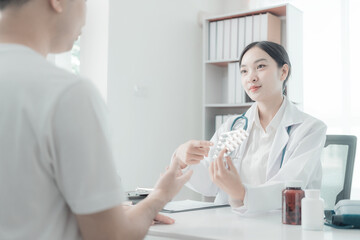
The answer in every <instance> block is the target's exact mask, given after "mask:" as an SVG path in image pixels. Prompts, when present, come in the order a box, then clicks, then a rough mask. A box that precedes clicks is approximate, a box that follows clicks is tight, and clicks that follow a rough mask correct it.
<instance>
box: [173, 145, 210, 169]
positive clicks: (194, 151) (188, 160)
mask: <svg viewBox="0 0 360 240" xmlns="http://www.w3.org/2000/svg"><path fill="white" fill-rule="evenodd" d="M213 145H214V144H213V143H212V142H210V141H199V140H190V141H188V142H186V143H184V144H181V145H180V146H179V147H178V149H177V150H176V152H175V157H176V158H178V159H179V160H180V161H181V162H180V167H181V168H185V167H186V166H188V165H193V164H198V163H200V161H201V160H203V159H204V157H207V156H208V154H209V151H210V147H211V146H213Z"/></svg>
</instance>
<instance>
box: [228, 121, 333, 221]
mask: <svg viewBox="0 0 360 240" xmlns="http://www.w3.org/2000/svg"><path fill="white" fill-rule="evenodd" d="M308 120H309V119H308ZM309 121H310V124H309V122H307V123H306V124H305V123H303V124H304V125H305V126H301V125H303V124H301V125H300V126H298V127H296V129H294V131H293V132H292V135H293V137H295V135H296V138H297V139H299V141H297V142H294V141H292V142H290V140H289V143H288V146H287V153H286V155H285V156H286V157H285V158H284V163H283V166H282V167H281V169H280V170H279V171H278V172H277V173H276V174H275V175H274V176H273V177H272V178H271V179H269V180H268V181H267V182H266V183H264V184H261V185H258V186H248V185H245V189H246V194H245V198H244V205H243V206H241V207H237V206H233V211H234V212H236V213H238V214H241V215H244V214H251V213H259V212H264V211H269V210H275V209H280V208H281V197H282V190H283V189H284V187H285V182H286V181H288V180H301V181H302V182H303V187H305V188H317V189H319V188H320V185H321V178H322V174H321V162H320V156H321V151H322V149H323V147H324V144H325V140H326V125H325V124H323V123H322V122H321V121H318V120H316V119H310V120H309ZM230 203H231V201H230Z"/></svg>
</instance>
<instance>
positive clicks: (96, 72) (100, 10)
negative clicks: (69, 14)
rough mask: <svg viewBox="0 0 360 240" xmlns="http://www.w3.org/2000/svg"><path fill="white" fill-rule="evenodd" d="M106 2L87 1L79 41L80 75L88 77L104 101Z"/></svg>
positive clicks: (105, 87) (105, 91) (106, 50)
mask: <svg viewBox="0 0 360 240" xmlns="http://www.w3.org/2000/svg"><path fill="white" fill-rule="evenodd" d="M108 12H109V2H108V1H88V2H87V18H86V25H85V27H84V28H83V30H82V36H81V40H80V47H81V51H80V74H81V75H82V76H85V77H88V78H89V79H91V81H93V82H94V84H95V85H96V86H97V87H98V88H99V91H100V93H101V94H102V96H103V97H104V99H106V96H107V73H108V64H107V60H108V34H109V29H108V21H109V18H108Z"/></svg>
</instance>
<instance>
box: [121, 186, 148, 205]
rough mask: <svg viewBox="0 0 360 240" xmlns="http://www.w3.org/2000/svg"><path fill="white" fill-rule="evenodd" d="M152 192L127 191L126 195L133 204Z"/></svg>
mask: <svg viewBox="0 0 360 240" xmlns="http://www.w3.org/2000/svg"><path fill="white" fill-rule="evenodd" d="M149 194H150V191H148V190H139V189H138V190H135V191H128V192H126V197H127V198H128V200H129V201H131V203H132V204H133V205H135V204H137V203H138V202H140V201H141V200H143V199H144V198H146V197H147V196H148V195H149Z"/></svg>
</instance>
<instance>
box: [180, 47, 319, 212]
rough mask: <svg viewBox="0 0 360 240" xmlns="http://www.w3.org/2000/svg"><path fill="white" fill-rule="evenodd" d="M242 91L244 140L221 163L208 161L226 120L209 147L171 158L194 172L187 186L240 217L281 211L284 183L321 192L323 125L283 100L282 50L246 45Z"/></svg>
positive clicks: (191, 146) (285, 64)
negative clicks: (245, 122) (246, 99)
mask: <svg viewBox="0 0 360 240" xmlns="http://www.w3.org/2000/svg"><path fill="white" fill-rule="evenodd" d="M240 72H241V81H242V85H243V88H244V89H245V91H246V93H247V94H248V95H249V97H250V98H251V99H252V100H254V101H255V103H254V104H253V105H252V106H251V107H250V108H249V110H248V111H247V112H246V113H245V117H246V118H247V119H248V128H247V131H248V133H249V136H248V137H247V138H246V139H245V141H244V142H243V143H242V144H241V145H240V147H239V148H238V149H236V150H235V152H234V153H233V154H232V156H233V157H232V159H230V158H229V157H227V158H226V162H227V164H226V165H225V162H224V161H223V156H224V153H225V152H226V150H222V151H221V152H220V154H219V157H217V158H215V159H213V155H214V152H215V146H216V143H217V141H218V138H219V136H220V135H221V133H223V132H228V131H230V130H231V126H232V125H233V123H234V120H235V119H236V118H237V117H238V116H235V117H232V118H229V119H228V120H227V121H226V122H225V123H224V124H223V125H222V126H221V127H220V128H219V129H218V130H217V131H216V133H215V134H214V136H213V137H212V139H211V141H210V142H209V141H196V140H191V141H188V142H186V143H184V144H182V145H180V146H179V147H178V149H177V150H176V151H175V154H174V155H176V156H177V157H178V159H180V165H181V168H182V169H183V172H184V171H188V170H189V169H192V170H193V171H194V173H193V176H192V178H191V180H190V181H189V182H188V183H187V186H188V187H189V188H191V189H193V190H195V191H197V192H199V193H201V194H202V195H204V196H216V198H215V203H230V205H231V206H232V207H233V210H234V211H235V212H238V213H240V214H245V213H251V212H262V211H268V210H273V209H279V208H281V191H282V190H283V188H284V184H285V182H286V181H289V180H300V181H302V183H303V188H317V189H319V188H320V185H321V178H322V173H321V162H320V154H321V151H322V148H323V146H324V143H325V138H326V125H325V124H324V123H323V122H321V121H319V120H317V119H315V118H314V117H312V116H310V115H308V114H306V113H303V112H301V111H300V110H298V109H297V107H296V106H295V105H294V104H293V103H292V102H291V101H290V100H289V99H288V98H287V97H286V96H284V90H285V86H286V82H287V80H288V78H289V76H290V73H291V63H290V60H289V57H288V54H287V53H286V51H285V49H284V48H283V47H282V46H281V45H279V44H276V43H273V42H268V41H262V42H254V43H251V44H250V45H248V46H247V47H246V48H245V49H244V51H243V52H242V54H241V57H240Z"/></svg>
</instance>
